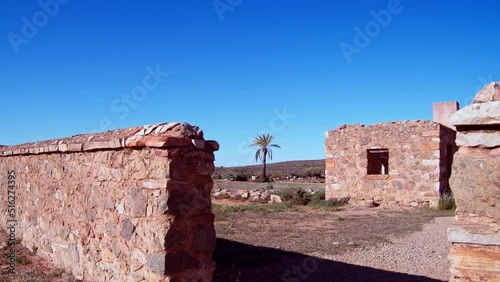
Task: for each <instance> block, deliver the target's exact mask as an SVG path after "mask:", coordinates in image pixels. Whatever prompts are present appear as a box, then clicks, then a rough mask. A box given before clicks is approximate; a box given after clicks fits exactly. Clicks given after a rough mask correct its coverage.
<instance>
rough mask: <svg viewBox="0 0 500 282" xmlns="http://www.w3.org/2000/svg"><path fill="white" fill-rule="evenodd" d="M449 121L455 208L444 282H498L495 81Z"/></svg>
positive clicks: (499, 138)
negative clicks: (447, 276) (454, 148)
mask: <svg viewBox="0 0 500 282" xmlns="http://www.w3.org/2000/svg"><path fill="white" fill-rule="evenodd" d="M450 121H451V123H453V124H454V125H455V126H456V128H457V131H458V132H457V139H456V143H457V145H458V146H459V147H460V148H459V150H458V152H457V153H456V154H455V156H454V159H453V168H452V175H451V178H450V184H451V189H452V191H453V194H454V195H455V200H456V204H457V209H456V212H455V215H456V216H455V219H456V221H455V222H454V224H453V226H452V227H451V228H449V229H448V240H449V241H450V242H452V249H451V251H450V254H449V259H450V262H451V268H450V270H451V279H450V281H500V82H492V83H490V84H488V85H486V86H485V87H484V88H483V89H482V90H481V91H480V92H479V93H477V95H476V97H475V98H474V100H473V102H472V104H471V105H469V106H467V107H465V108H463V109H462V110H460V111H458V112H456V113H455V114H453V115H452V116H451V119H450Z"/></svg>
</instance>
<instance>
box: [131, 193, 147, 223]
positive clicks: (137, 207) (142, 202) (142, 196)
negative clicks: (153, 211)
mask: <svg viewBox="0 0 500 282" xmlns="http://www.w3.org/2000/svg"><path fill="white" fill-rule="evenodd" d="M129 200H130V214H131V215H132V216H145V215H146V204H147V196H146V193H145V192H144V191H142V189H139V188H134V189H132V190H130V197H129Z"/></svg>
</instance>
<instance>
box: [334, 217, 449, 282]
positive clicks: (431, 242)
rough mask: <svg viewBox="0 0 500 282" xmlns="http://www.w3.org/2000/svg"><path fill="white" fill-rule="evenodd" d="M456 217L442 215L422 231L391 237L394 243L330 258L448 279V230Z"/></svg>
mask: <svg viewBox="0 0 500 282" xmlns="http://www.w3.org/2000/svg"><path fill="white" fill-rule="evenodd" d="M452 222H453V217H438V218H436V219H434V220H433V221H432V222H431V223H429V224H426V225H425V226H424V228H423V229H422V230H421V231H418V232H415V233H412V234H410V235H407V236H404V237H399V238H397V237H396V238H391V240H390V241H391V243H388V244H385V245H383V246H381V247H375V248H372V249H364V250H356V251H352V252H348V253H344V254H340V255H333V256H328V257H324V258H327V259H331V260H335V261H339V262H345V263H350V264H355V265H361V266H368V267H372V268H377V269H383V270H388V271H394V272H399V273H407V274H412V275H419V276H426V277H429V278H434V279H439V280H443V281H448V279H449V278H450V272H449V267H450V266H449V262H448V257H447V256H448V253H449V251H450V247H451V243H449V242H448V239H447V236H446V230H447V229H448V227H449V226H450V225H451V223H452Z"/></svg>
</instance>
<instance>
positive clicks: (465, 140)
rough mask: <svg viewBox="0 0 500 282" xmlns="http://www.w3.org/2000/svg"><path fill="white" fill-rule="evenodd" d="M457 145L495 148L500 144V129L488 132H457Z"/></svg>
mask: <svg viewBox="0 0 500 282" xmlns="http://www.w3.org/2000/svg"><path fill="white" fill-rule="evenodd" d="M456 144H457V146H467V147H480V148H494V147H498V146H500V131H497V132H492V133H487V132H464V133H461V132H457V139H456Z"/></svg>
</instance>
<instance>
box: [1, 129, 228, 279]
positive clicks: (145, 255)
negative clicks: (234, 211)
mask: <svg viewBox="0 0 500 282" xmlns="http://www.w3.org/2000/svg"><path fill="white" fill-rule="evenodd" d="M218 149H219V144H218V143H217V142H216V141H206V140H204V138H203V131H201V130H200V128H198V127H197V126H192V125H190V124H188V123H178V122H171V123H159V124H154V125H147V126H142V127H131V128H125V129H118V130H111V131H107V132H103V133H95V134H80V135H75V136H72V137H69V138H61V139H54V140H47V141H41V142H33V143H26V144H21V145H15V146H8V147H2V148H0V184H1V185H0V187H1V188H2V191H3V192H2V193H4V195H5V196H4V197H5V198H4V200H2V199H0V210H2V211H3V212H0V227H2V228H6V227H7V226H6V223H7V220H14V219H15V220H16V229H15V232H16V233H15V235H16V239H20V240H21V242H22V245H23V246H25V247H27V248H28V249H30V250H31V251H33V252H36V254H37V255H40V256H42V257H46V258H48V259H49V260H50V261H52V263H53V264H54V265H55V266H56V267H59V268H62V269H65V270H66V271H68V272H70V273H72V274H73V275H74V276H75V277H76V278H77V279H83V280H85V281H88V282H92V281H117V282H121V281H151V282H166V281H180V282H184V281H186V282H187V281H202V282H208V281H212V276H213V270H214V267H215V263H214V261H213V259H212V253H213V250H214V248H215V243H216V236H215V229H214V215H213V213H212V208H211V190H212V187H213V180H212V177H211V175H212V173H213V172H214V160H215V157H214V154H213V152H214V151H217V150H218ZM12 171H14V172H15V183H16V184H15V189H12V190H13V191H15V213H14V214H12V213H8V212H7V210H8V209H7V205H8V201H7V183H8V181H9V180H10V178H9V176H10V175H11V173H10V172H12ZM9 189H10V187H9ZM13 216H15V218H13Z"/></svg>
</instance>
